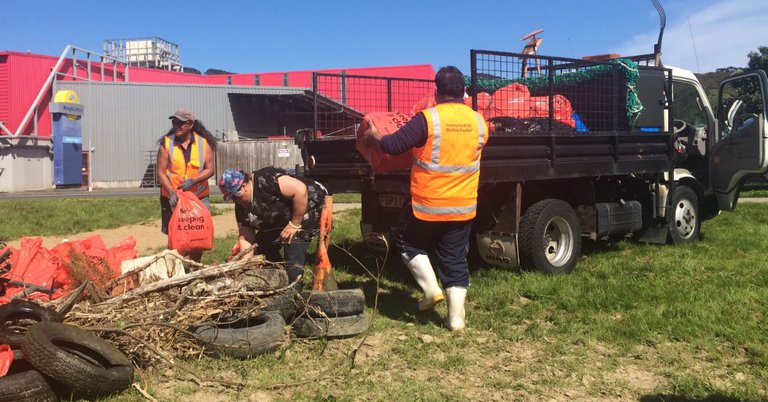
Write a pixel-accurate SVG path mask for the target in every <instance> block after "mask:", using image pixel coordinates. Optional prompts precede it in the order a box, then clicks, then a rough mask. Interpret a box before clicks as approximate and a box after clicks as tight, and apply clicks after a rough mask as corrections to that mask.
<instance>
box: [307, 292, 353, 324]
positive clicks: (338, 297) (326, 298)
mask: <svg viewBox="0 0 768 402" xmlns="http://www.w3.org/2000/svg"><path fill="white" fill-rule="evenodd" d="M301 298H302V299H303V300H304V303H306V305H307V307H308V309H307V310H308V313H309V315H310V316H312V317H329V318H334V317H346V316H350V315H358V314H361V313H362V312H363V310H365V295H364V294H363V290H362V289H339V290H326V291H319V292H318V291H313V292H301Z"/></svg>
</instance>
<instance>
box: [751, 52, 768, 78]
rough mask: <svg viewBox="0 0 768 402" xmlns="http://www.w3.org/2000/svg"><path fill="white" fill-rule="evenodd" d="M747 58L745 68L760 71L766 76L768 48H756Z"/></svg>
mask: <svg viewBox="0 0 768 402" xmlns="http://www.w3.org/2000/svg"><path fill="white" fill-rule="evenodd" d="M747 57H749V62H747V66H748V67H749V68H750V70H752V69H754V70H756V69H761V70H763V71H765V73H766V74H768V46H760V47H758V48H757V51H756V52H755V51H754V50H753V51H751V52H749V54H748V55H747Z"/></svg>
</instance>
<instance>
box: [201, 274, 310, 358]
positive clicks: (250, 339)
mask: <svg viewBox="0 0 768 402" xmlns="http://www.w3.org/2000/svg"><path fill="white" fill-rule="evenodd" d="M236 280H237V281H238V282H239V283H241V284H243V285H245V287H246V289H247V290H249V291H269V290H275V289H284V288H287V287H288V276H287V274H286V273H285V271H284V270H282V269H271V268H260V269H254V270H251V271H245V272H243V273H242V274H240V275H239V276H238V277H237V278H236ZM295 294H296V292H295V291H294V290H293V289H291V288H288V289H286V290H285V291H283V292H281V293H277V294H275V295H273V296H269V297H264V298H261V299H259V304H258V305H257V306H252V307H254V309H253V310H254V311H257V312H258V313H257V314H253V315H237V314H226V313H225V314H219V315H218V316H216V317H211V319H210V320H208V322H206V323H204V324H203V325H199V326H196V327H195V328H192V332H193V333H194V334H195V336H196V337H197V341H198V342H199V343H200V344H201V345H202V346H203V347H204V348H205V351H206V353H208V354H209V355H211V356H217V357H220V356H229V357H234V358H237V359H250V358H252V357H255V356H258V355H261V354H265V353H269V352H272V351H274V350H276V349H277V348H279V347H280V345H282V344H283V343H284V342H285V340H286V336H285V327H286V322H290V320H291V319H292V318H293V316H294V315H295V314H296V309H297V307H298V304H297V303H296V298H295Z"/></svg>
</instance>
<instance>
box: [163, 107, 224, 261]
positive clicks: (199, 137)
mask: <svg viewBox="0 0 768 402" xmlns="http://www.w3.org/2000/svg"><path fill="white" fill-rule="evenodd" d="M168 119H170V120H171V128H170V129H169V130H168V132H167V133H165V135H163V136H162V137H161V138H160V140H159V141H158V145H159V148H158V150H157V180H158V182H160V211H161V213H162V224H161V227H160V230H161V231H162V232H163V233H165V234H168V222H169V221H170V220H171V215H172V214H173V209H174V207H175V206H176V202H177V199H176V190H177V189H178V190H183V191H192V192H193V193H194V194H195V195H196V196H197V198H199V199H200V200H201V201H202V202H203V203H204V204H205V205H206V206H207V205H208V195H209V194H210V189H209V187H208V179H209V178H210V177H211V176H213V171H214V165H213V161H214V152H216V137H214V136H213V134H211V133H210V131H208V129H206V128H205V126H204V125H203V123H202V122H201V121H200V120H197V117H195V115H194V113H192V112H191V111H190V110H189V109H186V108H181V109H179V110H177V111H176V112H174V113H173V114H172V115H170V116H169V117H168ZM189 257H190V258H192V259H193V260H195V261H198V262H199V261H200V259H201V258H202V252H196V253H193V254H190V255H189Z"/></svg>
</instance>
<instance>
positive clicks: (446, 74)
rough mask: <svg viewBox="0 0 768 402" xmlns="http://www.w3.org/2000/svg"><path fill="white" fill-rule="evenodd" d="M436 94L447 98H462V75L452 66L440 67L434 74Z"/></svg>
mask: <svg viewBox="0 0 768 402" xmlns="http://www.w3.org/2000/svg"><path fill="white" fill-rule="evenodd" d="M435 86H436V87H437V94H438V95H442V96H445V97H448V98H463V97H464V74H462V73H461V71H459V69H458V68H456V67H454V66H445V67H441V68H440V70H438V71H437V74H435Z"/></svg>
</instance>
